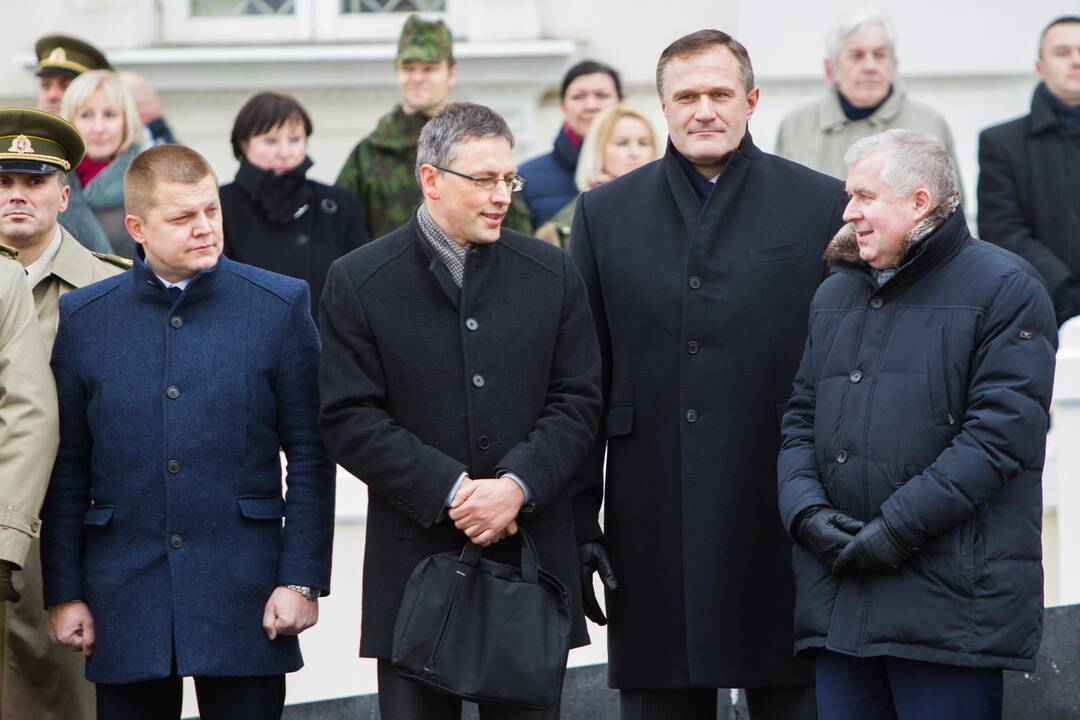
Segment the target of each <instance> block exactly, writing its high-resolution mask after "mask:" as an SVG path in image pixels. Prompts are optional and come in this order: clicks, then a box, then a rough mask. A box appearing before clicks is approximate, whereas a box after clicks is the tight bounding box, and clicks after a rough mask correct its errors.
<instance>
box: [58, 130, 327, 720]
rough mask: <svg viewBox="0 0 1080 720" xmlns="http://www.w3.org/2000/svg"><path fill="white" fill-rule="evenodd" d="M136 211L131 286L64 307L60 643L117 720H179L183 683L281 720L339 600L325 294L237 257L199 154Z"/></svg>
mask: <svg viewBox="0 0 1080 720" xmlns="http://www.w3.org/2000/svg"><path fill="white" fill-rule="evenodd" d="M124 201H125V206H126V210H127V213H128V215H127V217H126V219H125V224H126V226H127V229H128V232H129V233H130V234H131V236H132V237H133V238H134V240H135V242H136V243H137V244H138V252H137V259H136V260H135V266H134V268H133V269H132V270H130V271H128V272H126V273H124V274H122V275H118V276H116V277H113V278H110V279H108V280H104V281H102V282H99V283H96V284H94V285H91V286H88V287H85V288H81V289H79V290H75V291H73V292H71V293H69V294H68V295H66V296H64V297H63V298H62V299H61V302H60V322H59V328H58V333H57V337H56V343H55V346H54V350H53V372H54V375H55V376H56V379H57V385H58V395H59V398H60V407H61V411H60V414H61V423H60V437H61V440H60V450H59V454H58V456H57V461H56V465H55V468H54V471H53V475H52V480H51V483H50V486H49V491H48V494H47V496H46V500H45V506H44V508H43V511H42V518H43V521H44V525H43V532H42V565H43V574H44V584H45V605H46V607H47V608H48V609H49V635H50V637H51V638H52V639H53V641H54V642H56V643H58V644H60V645H63V646H65V647H67V648H69V649H71V650H75V651H81V652H83V653H84V654H85V655H86V656H87V663H86V676H87V678H88V679H89V680H91V681H92V682H94V683H96V684H97V709H98V718H101V719H102V720H109V719H112V718H151V717H152V718H155V719H157V718H170V717H171V718H179V716H180V707H181V681H180V678H181V677H183V676H194V678H195V689H196V692H197V693H198V698H199V706H200V712H201V715H202V717H203V718H230V720H233V719H237V718H239V719H245V718H251V719H256V718H257V719H258V720H263V719H269V718H279V717H280V716H281V712H282V708H283V705H284V700H285V675H284V674H285V673H287V672H292V671H294V670H297V669H299V668H300V666H301V665H302V663H303V661H302V659H301V657H300V648H299V644H298V641H297V638H296V635H297V634H299V633H300V632H302V631H303V630H305V629H306V628H308V627H311V626H312V625H314V624H315V622H316V620H317V618H318V597H319V596H320V595H325V594H327V593H328V591H329V589H330V552H331V543H332V538H333V527H334V526H333V498H334V495H333V492H334V469H333V465H332V464H331V463H330V462H329V461H328V460H327V457H326V454H325V451H324V449H323V445H322V442H321V440H320V438H319V431H318V424H317V421H318V410H319V394H318V387H317V377H318V362H319V340H318V335H317V333H316V330H315V326H314V324H313V322H312V319H311V312H310V309H309V302H310V301H309V295H308V289H307V285H306V284H305V283H304V282H302V281H299V280H294V279H291V278H286V277H283V276H280V275H275V274H273V273H269V272H266V271H263V270H258V269H256V268H252V267H249V266H247V265H242V264H239V263H235V262H232V261H230V260H228V259H227V258H225V257H223V256H221V239H222V230H221V227H222V226H221V209H220V203H219V201H218V187H217V180H216V178H215V177H214V175H213V172H212V171H211V169H210V166H209V165H208V164H207V162H206V160H205V159H204V158H202V156H200V155H199V154H198V153H196V152H194V151H193V150H190V149H188V148H184V147H181V146H178V145H163V146H159V147H155V148H152V149H150V150H147V151H146V152H144V153H142V154H141V155H139V156H138V157H137V158H136V159H135V160H134V161H133V162H132V163H131V167H130V168H129V169H128V172H127V175H126V177H125V183H124ZM280 450H284V451H285V455H286V458H287V460H288V475H287V478H286V484H287V486H288V493H287V495H286V496H284V497H283V495H282V482H281V468H280V461H279V451H280ZM283 520H284V523H283Z"/></svg>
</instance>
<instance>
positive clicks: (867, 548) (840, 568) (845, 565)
mask: <svg viewBox="0 0 1080 720" xmlns="http://www.w3.org/2000/svg"><path fill="white" fill-rule="evenodd" d="M914 553H915V551H914V550H912V549H911V548H907V547H904V545H903V543H901V542H900V540H899V538H897V537H896V534H895V533H893V531H892V528H890V527H889V524H888V523H887V522H885V518H883V517H881V516H880V515H879V516H878V517H876V518H874V519H873V520H871V521H870V522H868V523H867V524H866V527H864V528H863V529H862V530H860V531H859V533H858V534H857V535H856V536H855V539H854V540H852V541H851V544H850V545H848V546H847V547H846V548H844V550H843V551H842V552H841V553H840V556H839V557H838V558H836V564H835V565H833V569H832V571H833V574H834V575H839V574H840V573H842V572H844V571H846V570H849V569H854V570H855V571H857V572H861V573H893V572H896V571H897V570H899V569H900V566H901V565H903V564H904V563H905V562H906V561H907V560H908V558H910V557H911V556H912V555H913V554H914Z"/></svg>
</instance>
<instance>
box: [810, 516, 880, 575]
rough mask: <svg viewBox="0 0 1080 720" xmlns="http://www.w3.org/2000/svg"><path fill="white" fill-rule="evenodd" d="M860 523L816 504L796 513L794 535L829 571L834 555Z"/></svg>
mask: <svg viewBox="0 0 1080 720" xmlns="http://www.w3.org/2000/svg"><path fill="white" fill-rule="evenodd" d="M864 524H865V523H863V522H862V521H861V520H856V519H855V518H853V517H851V516H849V515H845V514H844V513H842V512H840V511H839V510H836V509H835V508H831V507H828V506H826V505H817V506H814V507H811V508H807V509H806V510H803V511H802V512H801V513H800V514H799V519H798V522H796V523H795V538H796V539H797V540H798V541H799V544H800V545H802V546H803V547H804V548H806V549H807V550H809V551H810V552H811V553H813V555H814V557H816V558H817V561H818V562H819V563H821V564H822V565H824V566H825V568H826V569H827V570H831V569H832V567H833V565H834V564H835V563H836V558H837V557H839V556H840V553H841V552H842V551H843V550H844V548H846V547H847V546H848V545H850V544H851V542H852V541H853V540H854V539H855V535H856V534H857V533H858V532H859V531H860V530H862V529H863V525H864Z"/></svg>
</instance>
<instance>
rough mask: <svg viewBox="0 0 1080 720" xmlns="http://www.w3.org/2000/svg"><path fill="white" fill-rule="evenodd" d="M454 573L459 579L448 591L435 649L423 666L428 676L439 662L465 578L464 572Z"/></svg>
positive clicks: (457, 571) (458, 570)
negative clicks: (448, 598) (448, 596)
mask: <svg viewBox="0 0 1080 720" xmlns="http://www.w3.org/2000/svg"><path fill="white" fill-rule="evenodd" d="M454 572H456V573H457V574H458V575H459V577H458V578H456V580H457V582H455V583H454V589H453V590H451V591H450V602H449V603H447V606H446V614H445V615H443V620H442V627H441V628H439V637H438V639H436V640H435V647H434V648H432V650H431V659H430V660H428V662H427V664H426V665H425V666H424V672H426V673H429V674H432V675H433V674H434V673H435V670H434V668H435V663H437V662H438V661H439V652H440V651H441V650H442V646H443V640H444V639H445V638H446V630H447V628H449V626H450V615H451V614H453V612H454V605H456V604H457V596H458V592H459V591H460V590H461V583H462V580H463V579H464V578H465V577H466V575H465V571H464V570H461V569H457V570H455V571H454Z"/></svg>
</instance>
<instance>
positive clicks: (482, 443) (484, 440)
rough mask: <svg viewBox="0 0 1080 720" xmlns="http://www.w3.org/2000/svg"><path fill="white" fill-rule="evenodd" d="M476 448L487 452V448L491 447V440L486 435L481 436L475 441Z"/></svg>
mask: <svg viewBox="0 0 1080 720" xmlns="http://www.w3.org/2000/svg"><path fill="white" fill-rule="evenodd" d="M476 446H477V447H479V448H480V449H481V450H487V449H488V448H489V447H491V438H489V437H488V436H487V435H481V436H480V437H478V438H477V439H476Z"/></svg>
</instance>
